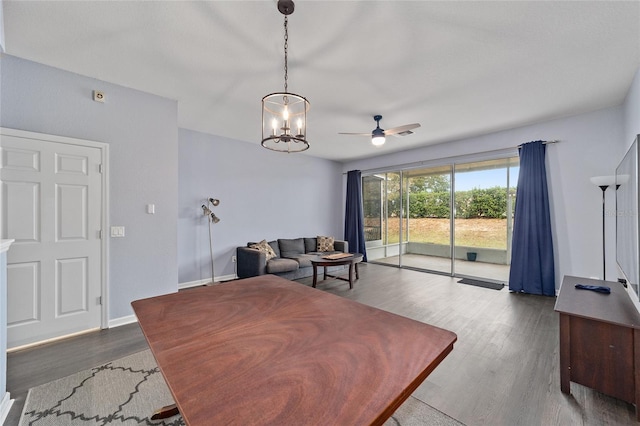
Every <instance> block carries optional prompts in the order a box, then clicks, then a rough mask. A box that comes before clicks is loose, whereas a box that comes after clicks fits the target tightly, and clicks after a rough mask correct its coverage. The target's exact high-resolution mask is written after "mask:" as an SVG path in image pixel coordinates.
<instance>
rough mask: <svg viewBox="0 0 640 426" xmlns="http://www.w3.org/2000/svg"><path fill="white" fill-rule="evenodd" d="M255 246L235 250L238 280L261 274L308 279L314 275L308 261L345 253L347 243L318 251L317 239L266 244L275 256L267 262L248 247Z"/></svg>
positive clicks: (285, 240) (259, 253)
mask: <svg viewBox="0 0 640 426" xmlns="http://www.w3.org/2000/svg"><path fill="white" fill-rule="evenodd" d="M252 244H254V243H248V244H247V246H246V247H238V248H237V249H236V260H237V262H238V265H237V266H238V271H237V272H238V278H248V277H255V276H258V275H264V274H274V275H278V276H281V277H283V278H286V279H289V280H296V279H298V278H304V277H309V276H311V275H313V267H312V266H311V259H315V258H316V257H317V256H318V255H328V254H333V253H348V252H349V243H348V242H346V241H341V240H335V241H334V243H333V247H334V251H330V252H318V251H317V245H318V241H317V238H313V237H309V238H295V239H284V238H281V239H278V240H274V241H269V245H270V246H271V248H272V249H273V251H274V252H275V253H276V257H275V258H273V259H269V261H267V255H266V253H264V252H261V251H259V250H257V249H254V248H249V246H250V245H252ZM343 269H345V266H334V267H330V268H329V269H328V271H329V272H335V271H340V270H343Z"/></svg>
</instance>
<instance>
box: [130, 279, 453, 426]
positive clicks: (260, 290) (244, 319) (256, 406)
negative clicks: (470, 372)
mask: <svg viewBox="0 0 640 426" xmlns="http://www.w3.org/2000/svg"><path fill="white" fill-rule="evenodd" d="M132 306H133V309H134V311H135V313H136V315H137V316H138V320H139V322H140V326H141V328H142V331H143V332H144V335H145V337H146V339H147V341H148V343H149V346H150V348H151V351H152V353H153V355H154V356H155V359H156V361H157V363H158V366H159V368H160V371H161V372H162V374H163V376H164V378H165V380H166V382H167V385H168V387H169V389H170V391H171V394H172V395H173V398H174V401H175V402H176V404H177V407H178V409H179V411H180V413H181V414H182V416H183V418H184V420H185V422H186V423H187V425H190V426H203V425H223V424H242V425H250V424H280V425H302V424H313V425H356V424H362V425H365V424H366V425H368V424H373V425H381V424H383V423H384V421H385V420H386V419H387V418H389V417H390V416H391V414H393V412H394V411H395V410H396V409H397V408H398V407H399V406H400V405H401V404H402V402H403V401H404V400H405V399H407V398H408V397H409V395H410V394H411V393H412V392H413V391H414V390H415V389H416V388H417V387H418V385H420V383H422V382H423V381H424V380H425V378H426V377H427V376H428V375H429V373H431V372H432V371H433V370H434V369H435V368H436V366H437V365H438V364H439V363H440V362H441V361H442V360H443V359H444V358H445V357H446V356H447V354H449V352H451V350H452V349H453V344H454V342H455V341H456V335H455V334H454V333H452V332H450V331H447V330H444V329H441V328H437V327H434V326H431V325H428V324H424V323H421V322H418V321H414V320H411V319H409V318H405V317H401V316H399V315H395V314H392V313H390V312H386V311H382V310H379V309H376V308H372V307H370V306H366V305H363V304H361V303H357V302H354V301H351V300H348V299H345V298H342V297H338V296H335V295H333V294H329V293H326V292H323V291H320V290H316V289H313V288H311V287H308V286H305V285H303V284H299V283H296V282H293V281H288V280H285V279H283V278H280V277H277V276H274V275H263V276H260V277H253V278H247V279H244V280H238V281H234V282H230V283H226V284H219V285H214V286H210V287H199V288H196V289H190V290H185V291H181V292H179V293H173V294H168V295H164V296H158V297H152V298H150V299H144V300H138V301H135V302H133V303H132Z"/></svg>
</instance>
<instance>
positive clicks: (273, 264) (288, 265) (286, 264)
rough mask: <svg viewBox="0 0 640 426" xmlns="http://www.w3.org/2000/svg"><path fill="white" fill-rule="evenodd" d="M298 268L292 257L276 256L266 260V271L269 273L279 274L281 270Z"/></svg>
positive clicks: (287, 270)
mask: <svg viewBox="0 0 640 426" xmlns="http://www.w3.org/2000/svg"><path fill="white" fill-rule="evenodd" d="M298 268H299V265H298V262H296V261H295V260H293V259H284V258H278V257H276V258H273V259H271V260H270V261H268V262H267V273H269V274H280V273H282V272H289V271H295V270H296V269H298Z"/></svg>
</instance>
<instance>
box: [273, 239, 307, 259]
mask: <svg viewBox="0 0 640 426" xmlns="http://www.w3.org/2000/svg"><path fill="white" fill-rule="evenodd" d="M278 245H279V246H280V256H282V257H288V258H295V257H298V256H299V255H301V254H304V239H303V238H296V239H293V240H287V239H283V238H281V239H279V240H278Z"/></svg>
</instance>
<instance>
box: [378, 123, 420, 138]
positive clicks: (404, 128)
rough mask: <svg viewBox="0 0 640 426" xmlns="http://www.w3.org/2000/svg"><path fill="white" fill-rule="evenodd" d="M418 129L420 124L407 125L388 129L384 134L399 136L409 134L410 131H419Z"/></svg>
mask: <svg viewBox="0 0 640 426" xmlns="http://www.w3.org/2000/svg"><path fill="white" fill-rule="evenodd" d="M418 127H420V123H413V124H405V125H404V126H399V127H394V128H392V129H387V130H385V131H384V133H385V135H397V134H399V133H402V132H408V131H410V130H413V129H417V128H418Z"/></svg>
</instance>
